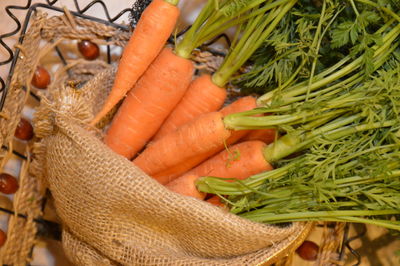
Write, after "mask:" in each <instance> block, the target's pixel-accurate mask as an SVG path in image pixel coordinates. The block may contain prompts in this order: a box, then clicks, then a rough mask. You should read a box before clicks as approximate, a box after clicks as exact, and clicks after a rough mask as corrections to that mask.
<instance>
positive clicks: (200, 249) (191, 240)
mask: <svg viewBox="0 0 400 266" xmlns="http://www.w3.org/2000/svg"><path fill="white" fill-rule="evenodd" d="M113 74H114V71H112V70H105V71H104V72H102V73H100V74H99V75H98V76H96V77H95V78H94V79H93V80H91V81H89V82H88V83H87V84H86V85H85V86H84V87H83V88H81V89H74V88H71V87H63V86H62V87H60V88H58V89H54V90H53V91H52V94H51V95H49V97H48V98H47V99H43V100H42V103H41V106H40V108H39V109H38V110H37V112H36V115H35V130H36V131H35V132H36V134H37V136H38V137H39V138H41V141H40V142H39V143H37V144H36V146H35V161H34V162H33V164H34V165H36V166H37V167H36V169H42V171H41V172H38V173H37V174H36V175H37V176H38V177H39V178H41V179H46V180H47V182H48V184H49V188H50V191H51V193H52V195H53V197H54V201H55V206H56V210H57V213H58V215H59V216H60V218H61V220H62V221H63V226H64V230H65V232H64V236H63V244H64V248H65V252H66V254H67V255H68V256H69V258H70V259H71V261H73V262H74V263H76V264H78V265H101V264H123V265H228V264H230V265H232V264H234V265H256V264H259V263H262V262H266V261H269V260H270V259H273V258H275V257H276V255H277V254H278V253H280V252H288V250H287V247H288V246H293V243H294V242H295V241H296V240H299V239H300V238H301V236H302V235H304V234H305V230H304V228H305V227H304V224H300V223H295V224H293V225H290V226H287V227H276V226H271V225H263V224H259V223H254V222H250V221H248V220H245V219H242V218H240V217H238V216H235V215H233V214H230V213H228V212H226V211H224V210H222V209H220V208H217V207H214V206H212V205H210V204H208V203H206V202H203V201H200V200H197V199H194V198H191V197H185V196H181V195H178V194H176V193H173V192H170V191H169V190H167V189H166V188H165V187H164V186H162V185H160V184H159V183H158V182H156V181H155V180H154V179H152V178H151V177H149V176H147V175H146V174H144V173H143V172H142V171H141V170H140V169H138V168H137V167H136V166H135V165H133V164H132V162H131V161H129V160H127V159H126V158H124V157H122V156H119V155H117V154H115V153H114V152H113V151H111V150H110V149H109V148H108V147H107V146H105V145H104V144H103V143H102V141H101V136H102V133H101V132H99V131H98V129H94V128H90V127H88V126H87V125H88V121H90V119H92V118H93V114H94V112H95V111H96V110H97V109H98V107H99V106H101V104H102V102H103V100H104V97H105V96H106V95H107V93H108V90H109V89H110V86H111V82H110V80H112V78H113ZM38 166H40V167H38ZM300 241H301V240H300Z"/></svg>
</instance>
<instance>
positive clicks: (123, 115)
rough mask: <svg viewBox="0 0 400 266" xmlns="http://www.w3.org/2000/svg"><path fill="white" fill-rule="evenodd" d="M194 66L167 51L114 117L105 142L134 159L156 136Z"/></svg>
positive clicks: (130, 93) (167, 49)
mask: <svg viewBox="0 0 400 266" xmlns="http://www.w3.org/2000/svg"><path fill="white" fill-rule="evenodd" d="M192 73H193V63H192V62H191V61H190V60H188V59H184V58H182V57H179V56H176V55H175V54H174V53H173V52H172V50H171V48H164V49H163V50H162V51H161V53H160V54H159V56H158V57H157V58H156V60H155V61H154V62H153V63H152V64H151V65H150V67H149V68H148V70H147V71H146V72H145V74H144V75H143V76H142V77H141V78H140V79H139V81H138V82H137V84H136V85H135V87H134V88H133V89H132V90H130V91H129V93H128V95H127V97H126V98H125V100H124V102H123V104H122V105H121V107H120V108H119V110H118V112H117V114H116V115H115V117H114V119H113V121H112V123H111V126H110V128H109V129H108V131H107V134H106V136H105V138H104V142H105V143H106V144H107V145H108V146H109V147H110V148H111V149H112V150H113V151H115V152H116V153H118V154H120V155H122V156H125V157H127V158H132V157H133V156H134V155H135V154H136V153H137V152H138V151H140V150H141V149H142V148H143V147H144V145H145V144H146V142H147V141H148V140H149V139H150V138H151V137H152V136H153V135H154V134H155V132H156V131H157V130H158V128H159V127H160V125H161V124H162V122H163V121H164V119H165V118H166V117H167V116H168V114H169V113H170V112H171V110H172V109H173V108H174V107H175V105H176V104H177V103H178V101H179V100H180V99H181V97H182V96H183V94H184V93H185V90H186V88H187V86H188V85H189V83H190V81H191V79H192Z"/></svg>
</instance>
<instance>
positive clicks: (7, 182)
mask: <svg viewBox="0 0 400 266" xmlns="http://www.w3.org/2000/svg"><path fill="white" fill-rule="evenodd" d="M18 188H19V185H18V180H17V179H16V178H15V177H13V176H12V175H9V174H6V173H2V174H0V192H1V193H4V194H14V193H15V192H17V190H18Z"/></svg>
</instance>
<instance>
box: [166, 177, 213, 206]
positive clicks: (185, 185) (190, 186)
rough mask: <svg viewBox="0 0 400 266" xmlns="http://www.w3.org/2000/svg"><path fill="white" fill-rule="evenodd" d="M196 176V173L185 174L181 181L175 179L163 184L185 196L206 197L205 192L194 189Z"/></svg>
mask: <svg viewBox="0 0 400 266" xmlns="http://www.w3.org/2000/svg"><path fill="white" fill-rule="evenodd" d="M197 178H198V176H197V175H187V176H186V179H185V180H183V182H182V181H178V182H176V181H177V179H175V180H173V181H171V182H170V183H168V184H166V185H165V186H166V187H167V188H168V189H169V190H171V191H174V192H177V193H180V194H182V195H185V196H190V197H193V198H197V199H200V200H203V199H204V198H205V197H206V195H207V194H206V193H203V192H200V191H198V190H197V189H196V186H195V183H194V182H195V181H196V179H197Z"/></svg>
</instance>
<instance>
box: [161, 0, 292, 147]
mask: <svg viewBox="0 0 400 266" xmlns="http://www.w3.org/2000/svg"><path fill="white" fill-rule="evenodd" d="M228 2H229V1H228ZM261 2H262V1H261ZM261 2H259V3H261ZM294 3H295V1H293V3H291V4H286V3H285V5H286V7H279V6H278V7H277V6H276V5H271V6H269V7H268V4H266V5H262V4H261V5H260V6H259V7H258V8H265V10H266V11H267V10H272V11H271V12H270V13H266V14H262V13H261V14H260V15H258V16H256V17H255V18H250V19H249V22H248V24H247V25H246V26H244V27H239V32H238V33H237V36H238V35H242V38H241V39H240V40H239V41H237V39H235V41H234V42H233V43H234V45H232V47H230V52H229V54H228V55H227V56H225V59H224V62H223V63H222V65H221V66H220V67H219V69H218V70H217V71H216V72H215V73H214V74H213V75H212V76H208V75H207V76H201V77H200V78H199V80H195V81H193V82H192V85H191V86H190V87H189V89H188V91H187V93H186V94H185V95H184V97H183V98H182V100H181V101H180V102H179V103H178V105H177V107H176V108H175V109H174V111H173V112H172V113H171V115H170V116H169V117H168V118H167V120H166V122H165V123H164V124H163V125H162V126H161V128H160V130H159V132H158V133H157V135H156V136H155V138H154V139H155V140H156V139H159V138H161V137H162V136H165V135H166V134H168V133H169V132H171V131H173V130H175V129H176V128H177V127H179V126H180V125H182V124H184V123H186V122H188V121H190V120H191V119H194V118H195V117H197V116H198V115H200V114H203V113H207V112H213V111H216V110H218V108H219V107H221V106H222V104H223V103H224V101H225V99H226V88H225V86H226V85H227V83H228V82H229V80H230V79H231V77H232V76H233V75H234V74H235V73H236V72H237V71H238V70H239V69H240V68H241V67H242V65H243V64H245V62H246V61H247V60H248V59H249V58H250V56H251V55H252V54H253V53H254V52H255V51H256V50H257V48H258V47H259V46H260V45H261V44H262V43H263V42H262V41H260V38H263V39H261V40H265V38H267V37H268V36H269V34H271V32H272V31H273V29H274V28H275V27H276V25H277V23H278V22H279V21H280V20H281V19H282V17H283V15H284V14H285V12H287V11H288V10H289V9H290V7H291V6H292V5H293V4H294ZM249 6H251V5H249ZM244 7H246V5H244ZM253 7H254V6H253ZM235 9H237V7H236V8H235ZM245 9H246V8H245ZM256 9H257V8H256ZM221 10H222V8H221ZM239 10H240V9H237V11H239ZM247 10H248V9H247ZM279 13H281V14H280V15H279V16H278V14H279ZM238 21H239V20H238ZM220 26H221V25H210V28H212V29H218V27H220ZM207 30H209V31H211V29H209V28H205V29H204V31H207ZM188 40H189V39H186V40H184V41H183V42H182V43H180V44H179V45H178V50H179V51H178V54H184V55H186V54H187V52H186V51H187V50H190V47H191V45H192V44H190V43H188ZM216 94H217V95H218V97H216V96H215V95H216ZM203 103H210V104H203ZM211 103H212V104H211ZM198 106H199V107H198ZM188 110H189V111H188Z"/></svg>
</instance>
